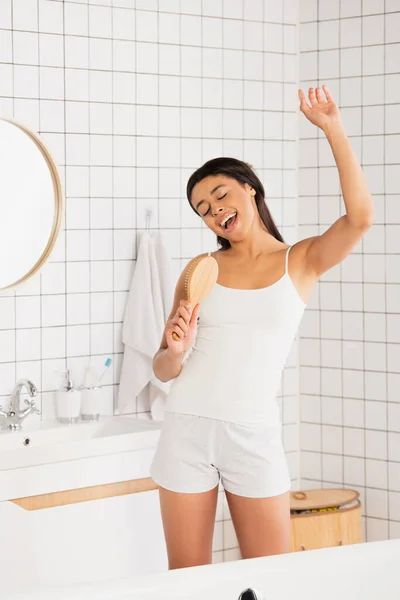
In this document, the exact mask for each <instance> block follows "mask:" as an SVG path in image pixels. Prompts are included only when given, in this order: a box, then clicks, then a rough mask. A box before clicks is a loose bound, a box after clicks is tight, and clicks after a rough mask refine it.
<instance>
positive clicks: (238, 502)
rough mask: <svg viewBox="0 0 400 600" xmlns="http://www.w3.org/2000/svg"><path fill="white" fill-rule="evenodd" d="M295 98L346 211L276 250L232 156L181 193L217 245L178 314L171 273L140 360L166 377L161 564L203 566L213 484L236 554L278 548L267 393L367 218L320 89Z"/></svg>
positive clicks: (271, 398) (179, 291)
mask: <svg viewBox="0 0 400 600" xmlns="http://www.w3.org/2000/svg"><path fill="white" fill-rule="evenodd" d="M299 98H300V109H301V111H302V112H303V113H304V115H305V116H306V117H307V118H308V119H309V121H311V123H313V124H314V125H316V126H317V127H320V128H321V129H322V131H323V132H324V134H325V135H326V137H327V139H328V142H329V144H330V146H331V148H332V152H333V155H334V157H335V160H336V164H337V167H338V170H339V176H340V182H341V187H342V192H343V199H344V203H345V207H346V214H345V215H344V216H343V217H341V218H340V219H338V220H337V221H336V222H335V223H334V224H333V225H332V226H331V227H330V228H329V229H328V230H327V231H326V232H325V233H323V234H322V235H320V236H315V237H312V238H308V239H304V240H302V241H300V242H298V243H296V244H294V245H293V246H292V247H291V248H290V246H289V247H288V246H287V245H286V244H285V243H284V241H283V239H282V237H281V235H280V234H279V232H278V230H277V228H276V225H275V224H274V222H273V220H272V218H271V215H270V213H269V210H268V208H267V206H266V204H265V201H264V188H263V186H262V184H261V182H260V181H259V179H258V178H257V176H256V175H255V173H254V172H253V171H252V169H251V168H250V167H249V166H248V165H247V164H246V163H243V162H241V161H238V160H236V159H231V158H217V159H214V160H210V161H209V162H207V163H206V164H205V165H203V166H202V167H201V168H199V169H198V170H197V171H196V172H195V173H193V175H192V176H191V177H190V179H189V182H188V185H187V196H188V200H189V203H190V205H191V207H192V208H193V210H194V211H195V212H196V213H197V214H198V215H199V217H200V218H201V219H202V220H203V221H204V223H205V224H206V225H207V226H208V227H209V228H210V229H211V230H212V231H213V232H214V233H215V234H216V236H217V240H218V242H219V246H220V250H218V251H217V252H214V253H213V254H212V255H213V256H214V257H215V259H216V260H217V262H218V266H219V279H218V283H217V284H216V285H215V287H214V288H213V290H212V291H211V294H210V295H209V296H208V298H207V299H206V300H205V301H204V302H203V303H202V304H201V306H199V305H198V306H190V304H189V303H188V302H187V301H185V300H184V298H185V291H184V279H185V272H186V269H185V270H184V272H183V273H182V275H181V277H180V279H179V281H178V284H177V287H176V294H175V302H174V307H173V310H172V312H171V316H170V318H169V320H168V322H167V324H166V327H165V332H164V336H163V339H162V342H161V346H160V349H159V351H158V352H157V354H156V355H155V357H154V372H155V374H156V376H157V377H158V378H159V379H161V380H162V381H169V380H171V379H175V381H174V383H173V385H172V386H171V391H170V395H169V397H168V399H167V403H166V412H165V421H164V423H163V428H162V432H161V436H160V441H159V445H158V448H157V451H156V454H155V457H154V460H153V464H152V469H151V474H152V477H153V479H154V481H155V482H156V483H157V484H158V485H159V487H160V503H161V512H162V519H163V525H164V533H165V539H166V545H167V551H168V558H169V568H170V569H174V568H180V567H188V566H195V565H201V564H206V563H210V562H211V558H212V539H213V530H214V520H215V511H216V503H217V494H218V483H219V480H220V479H221V482H222V484H223V487H224V490H225V494H226V497H227V501H228V505H229V508H230V512H231V516H232V520H233V524H234V527H235V530H236V534H237V538H238V542H239V546H240V551H241V555H242V557H243V558H252V557H257V556H265V555H269V554H278V553H283V552H288V551H289V540H290V508H289V489H290V478H289V474H288V469H287V464H286V460H285V455H284V451H283V447H282V442H281V423H280V419H279V412H278V407H277V403H276V400H275V396H276V393H277V390H278V388H279V384H280V378H281V373H282V369H283V366H284V363H285V360H286V358H287V355H288V353H289V350H290V347H291V345H292V342H293V340H294V338H295V335H296V332H297V329H298V326H299V323H300V320H301V318H302V315H303V312H304V309H305V307H306V305H307V302H308V300H309V298H310V296H311V292H312V289H313V288H314V286H315V284H316V282H317V281H318V279H319V277H321V275H322V274H323V273H325V271H327V270H328V269H331V268H332V267H333V266H335V265H336V264H338V263H340V262H341V261H342V260H343V259H344V258H345V257H346V256H347V255H348V254H349V253H350V252H351V250H352V248H353V247H354V246H355V245H356V244H357V242H358V241H359V240H360V239H361V238H362V237H363V235H364V234H365V232H366V231H367V230H368V228H369V227H370V226H371V223H372V221H373V205H372V200H371V196H370V193H369V190H368V187H367V184H366V181H365V179H364V176H363V173H362V171H361V168H360V166H359V165H358V162H357V159H356V157H355V155H354V154H353V152H352V150H351V147H350V143H349V141H348V139H347V137H346V133H345V131H344V129H343V125H342V124H341V121H340V115H339V110H338V108H337V106H336V105H335V103H334V102H333V100H332V98H331V95H330V93H329V91H328V89H327V88H326V87H325V86H323V91H322V89H319V88H317V89H316V90H314V89H310V90H309V93H308V100H309V102H308V101H307V99H306V97H305V95H304V93H303V92H302V91H301V90H300V91H299ZM289 251H290V254H289ZM173 332H177V333H178V334H179V335H180V336H181V337H182V340H181V341H175V340H174V339H173V337H172V333H173ZM190 350H192V352H191V353H190V355H189V356H188V357H187V353H188V351H190ZM184 358H186V360H185V361H184Z"/></svg>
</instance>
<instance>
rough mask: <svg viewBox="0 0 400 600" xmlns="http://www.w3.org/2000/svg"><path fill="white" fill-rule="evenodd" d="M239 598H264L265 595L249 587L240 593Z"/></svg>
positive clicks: (245, 599) (261, 599) (249, 599)
mask: <svg viewBox="0 0 400 600" xmlns="http://www.w3.org/2000/svg"><path fill="white" fill-rule="evenodd" d="M239 600H264V596H263V595H262V594H261V593H260V592H259V591H258V590H256V589H254V588H247V590H243V592H242V593H241V594H240V596H239Z"/></svg>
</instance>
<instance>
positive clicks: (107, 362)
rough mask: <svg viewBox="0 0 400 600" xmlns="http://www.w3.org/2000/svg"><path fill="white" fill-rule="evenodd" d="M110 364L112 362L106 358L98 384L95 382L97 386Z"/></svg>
mask: <svg viewBox="0 0 400 600" xmlns="http://www.w3.org/2000/svg"><path fill="white" fill-rule="evenodd" d="M111 363H112V360H111V358H107V360H106V362H105V363H104V369H103V371H102V373H101V375H100V377H99V380H98V382H97V383H98V384H99V383H100V381H101V380H102V378H103V375H104V373H105V372H106V371H107V369H108V367H109V366H110V365H111Z"/></svg>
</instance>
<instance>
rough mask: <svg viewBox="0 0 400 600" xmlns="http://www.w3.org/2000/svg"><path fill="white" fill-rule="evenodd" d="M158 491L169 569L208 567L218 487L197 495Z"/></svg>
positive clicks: (210, 560) (210, 559)
mask: <svg viewBox="0 0 400 600" xmlns="http://www.w3.org/2000/svg"><path fill="white" fill-rule="evenodd" d="M159 492H160V506H161V515H162V521H163V526H164V535H165V542H166V545H167V553H168V564H169V568H170V569H180V568H183V567H194V566H198V565H205V564H210V563H211V562H212V543H213V534H214V522H215V513H216V507H217V500H218V486H216V487H215V488H213V489H212V490H209V491H207V492H201V493H199V494H183V493H177V492H171V491H169V490H166V489H165V488H162V487H160V488H159Z"/></svg>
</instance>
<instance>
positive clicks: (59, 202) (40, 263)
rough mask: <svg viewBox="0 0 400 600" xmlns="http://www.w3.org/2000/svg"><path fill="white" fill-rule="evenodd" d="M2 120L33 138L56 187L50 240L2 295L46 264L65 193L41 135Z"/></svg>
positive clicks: (54, 237) (58, 224)
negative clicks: (32, 262)
mask: <svg viewBox="0 0 400 600" xmlns="http://www.w3.org/2000/svg"><path fill="white" fill-rule="evenodd" d="M0 120H1V121H7V122H8V123H12V124H13V125H15V126H16V127H18V128H19V129H21V131H23V132H24V133H26V135H28V136H29V137H30V138H31V140H33V142H34V143H35V144H36V146H37V148H38V149H39V150H40V152H41V153H42V156H43V158H44V160H45V161H46V164H47V167H48V169H49V171H50V175H51V179H52V182H53V189H54V217H53V226H52V230H51V233H50V237H49V240H48V242H47V244H46V247H45V249H44V250H43V252H42V255H41V256H40V258H39V259H38V260H37V261H36V263H35V264H34V265H33V267H32V268H31V269H30V270H29V271H28V272H27V273H26V274H25V275H24V276H23V277H20V279H18V280H17V281H14V282H13V283H10V284H9V285H7V286H6V287H3V288H0V295H1V294H2V293H3V292H5V291H10V290H11V289H13V288H15V287H17V286H18V285H19V284H21V283H23V282H25V281H27V280H28V279H30V278H31V277H32V276H33V275H35V274H36V273H37V272H38V271H39V269H40V268H41V267H42V266H43V265H44V264H45V262H46V261H47V259H48V258H49V256H50V254H51V252H52V251H53V249H54V246H55V243H56V241H57V238H58V234H59V233H60V229H61V223H62V216H63V195H62V186H61V179H60V175H59V173H58V170H57V167H56V164H55V162H54V160H53V158H52V156H51V154H50V152H49V150H48V148H47V147H46V146H45V144H44V142H43V141H42V140H41V139H40V137H39V136H38V135H37V134H36V133H34V132H33V131H31V130H30V129H29V128H28V127H26V126H25V125H22V124H21V123H20V122H18V121H17V120H16V119H13V118H9V117H0Z"/></svg>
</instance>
